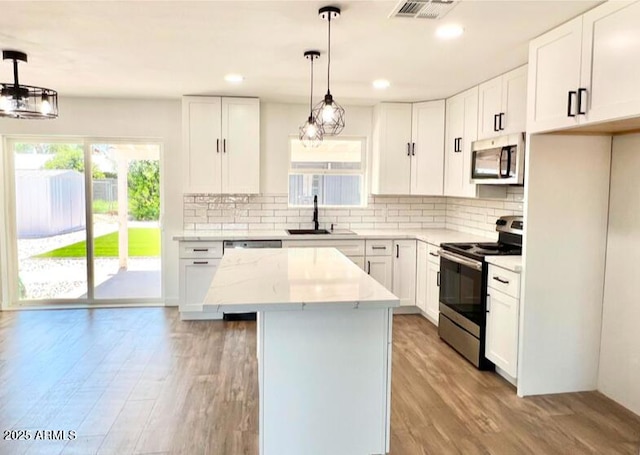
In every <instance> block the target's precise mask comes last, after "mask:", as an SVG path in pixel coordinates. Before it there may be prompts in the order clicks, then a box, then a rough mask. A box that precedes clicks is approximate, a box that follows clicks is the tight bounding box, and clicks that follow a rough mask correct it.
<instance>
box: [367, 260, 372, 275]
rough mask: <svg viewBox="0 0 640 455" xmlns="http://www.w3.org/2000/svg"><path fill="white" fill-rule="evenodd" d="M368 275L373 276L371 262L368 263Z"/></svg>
mask: <svg viewBox="0 0 640 455" xmlns="http://www.w3.org/2000/svg"><path fill="white" fill-rule="evenodd" d="M367 273H368V274H369V275H371V261H367Z"/></svg>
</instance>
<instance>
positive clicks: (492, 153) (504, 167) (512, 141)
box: [471, 133, 524, 185]
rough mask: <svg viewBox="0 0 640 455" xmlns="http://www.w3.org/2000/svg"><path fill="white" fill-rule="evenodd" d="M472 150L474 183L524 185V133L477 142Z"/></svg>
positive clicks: (472, 176) (472, 177)
mask: <svg viewBox="0 0 640 455" xmlns="http://www.w3.org/2000/svg"><path fill="white" fill-rule="evenodd" d="M471 150H472V158H471V180H472V181H473V182H474V183H477V184H490V185H522V184H523V183H524V133H518V134H510V135H507V136H500V137H496V138H493V139H485V140H482V141H475V142H474V143H473V144H472V146H471Z"/></svg>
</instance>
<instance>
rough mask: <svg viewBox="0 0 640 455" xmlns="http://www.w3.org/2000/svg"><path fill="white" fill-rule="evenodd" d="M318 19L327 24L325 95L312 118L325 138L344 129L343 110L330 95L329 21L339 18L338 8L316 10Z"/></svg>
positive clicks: (315, 108) (330, 7)
mask: <svg viewBox="0 0 640 455" xmlns="http://www.w3.org/2000/svg"><path fill="white" fill-rule="evenodd" d="M318 15H319V16H320V19H322V20H325V21H327V23H328V29H329V33H328V40H327V41H328V46H327V61H328V62H327V94H326V95H325V96H324V99H323V100H322V101H321V102H320V103H318V105H317V106H316V107H314V108H313V116H314V118H315V119H316V122H318V124H319V125H320V126H322V130H323V131H324V134H325V135H326V136H336V135H338V134H340V133H341V132H342V130H343V129H344V109H343V108H342V106H340V105H339V104H338V103H336V102H335V100H334V99H333V96H332V95H331V83H330V78H331V20H332V19H337V18H338V17H340V8H336V7H335V6H325V7H323V8H320V10H318Z"/></svg>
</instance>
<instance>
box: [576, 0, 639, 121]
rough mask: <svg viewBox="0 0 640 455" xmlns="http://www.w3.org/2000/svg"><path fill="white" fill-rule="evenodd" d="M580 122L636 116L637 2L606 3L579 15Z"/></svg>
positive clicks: (637, 89)
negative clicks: (581, 28)
mask: <svg viewBox="0 0 640 455" xmlns="http://www.w3.org/2000/svg"><path fill="white" fill-rule="evenodd" d="M581 87H582V88H584V89H586V92H583V94H582V97H583V99H582V103H583V104H585V105H586V109H584V111H586V114H585V116H584V117H583V118H581V122H583V121H584V122H586V123H592V122H593V123H595V122H602V121H606V120H617V119H623V118H627V117H637V116H639V115H640V2H622V1H616V2H607V3H605V4H604V5H602V6H600V7H599V8H596V9H593V10H591V11H589V12H588V13H586V14H585V15H584V16H583V36H582V77H581Z"/></svg>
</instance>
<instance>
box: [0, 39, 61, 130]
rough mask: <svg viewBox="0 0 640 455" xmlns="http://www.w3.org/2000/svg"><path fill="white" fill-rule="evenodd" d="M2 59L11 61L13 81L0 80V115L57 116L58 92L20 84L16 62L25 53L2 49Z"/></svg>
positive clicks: (23, 57) (39, 117) (24, 55)
mask: <svg viewBox="0 0 640 455" xmlns="http://www.w3.org/2000/svg"><path fill="white" fill-rule="evenodd" d="M2 59H3V60H12V61H13V82H0V117H8V118H15V119H50V118H57V117H58V92H56V91H55V90H51V89H48V88H42V87H33V86H30V85H21V84H20V79H19V77H18V62H26V61H27V54H25V53H24V52H19V51H9V50H4V51H2Z"/></svg>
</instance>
